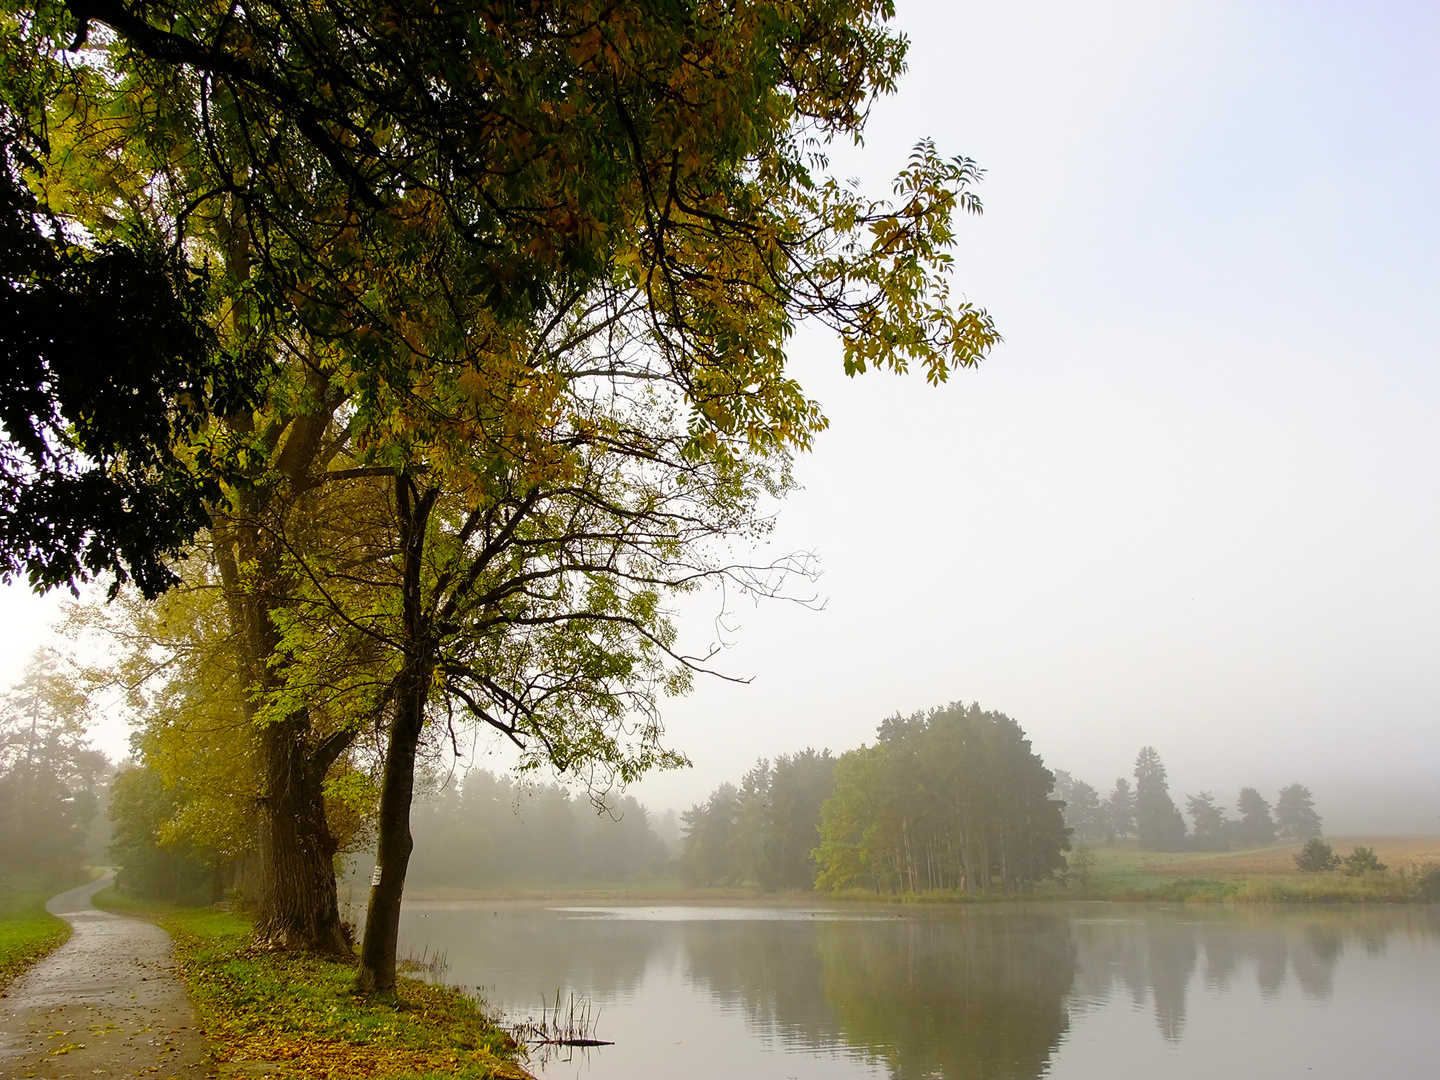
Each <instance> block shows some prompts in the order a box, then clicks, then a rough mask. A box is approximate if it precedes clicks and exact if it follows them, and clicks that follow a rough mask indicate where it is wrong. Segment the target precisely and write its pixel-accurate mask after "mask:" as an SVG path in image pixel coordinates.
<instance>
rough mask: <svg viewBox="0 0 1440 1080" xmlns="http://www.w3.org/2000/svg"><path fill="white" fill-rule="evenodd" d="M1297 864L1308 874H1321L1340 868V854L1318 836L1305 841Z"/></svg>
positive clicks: (1296, 857)
mask: <svg viewBox="0 0 1440 1080" xmlns="http://www.w3.org/2000/svg"><path fill="white" fill-rule="evenodd" d="M1356 850H1359V849H1358V848H1357V849H1356ZM1372 856H1373V852H1372ZM1295 865H1296V866H1298V867H1299V868H1300V869H1301V870H1303V871H1305V873H1307V874H1319V873H1322V872H1323V871H1326V870H1336V869H1338V868H1339V866H1340V856H1339V855H1336V854H1335V852H1334V851H1333V850H1331V848H1330V845H1329V844H1327V843H1325V841H1324V840H1321V839H1320V838H1319V837H1318V836H1317V837H1315V838H1314V839H1312V840H1307V841H1305V846H1304V847H1303V848H1301V849H1300V854H1299V855H1296V856H1295Z"/></svg>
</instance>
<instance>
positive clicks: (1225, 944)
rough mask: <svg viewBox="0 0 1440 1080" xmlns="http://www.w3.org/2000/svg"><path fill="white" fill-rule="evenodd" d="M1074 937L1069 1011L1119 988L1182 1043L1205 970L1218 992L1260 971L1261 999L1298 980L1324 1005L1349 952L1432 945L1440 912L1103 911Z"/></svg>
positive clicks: (1091, 912)
mask: <svg viewBox="0 0 1440 1080" xmlns="http://www.w3.org/2000/svg"><path fill="white" fill-rule="evenodd" d="M1091 916H1093V917H1091ZM1071 932H1072V934H1073V939H1074V943H1075V948H1076V955H1077V971H1076V975H1075V992H1074V997H1073V1000H1072V1002H1071V1007H1072V1008H1074V1009H1076V1010H1078V1011H1085V1010H1087V1009H1090V1008H1096V1007H1103V1006H1104V1005H1105V1004H1106V1002H1107V1001H1108V1000H1109V998H1110V996H1111V995H1112V994H1113V993H1116V992H1123V993H1126V994H1128V995H1129V997H1130V998H1131V1000H1132V1001H1133V1002H1134V1003H1135V1004H1136V1005H1137V1006H1143V1005H1144V1004H1145V1003H1146V1001H1147V999H1148V1000H1149V1003H1150V1005H1151V1007H1152V1008H1153V1010H1154V1016H1155V1021H1156V1023H1157V1025H1158V1026H1159V1028H1160V1032H1161V1034H1162V1035H1163V1036H1164V1037H1165V1038H1166V1039H1167V1040H1169V1041H1171V1042H1178V1041H1179V1040H1180V1039H1181V1037H1182V1036H1183V1034H1184V1028H1185V1011H1186V995H1187V993H1188V992H1189V989H1190V985H1191V981H1192V976H1193V975H1194V973H1195V970H1196V968H1197V967H1199V969H1200V972H1201V979H1202V981H1203V983H1204V985H1205V986H1206V987H1207V988H1208V989H1210V990H1211V991H1215V992H1221V993H1223V992H1227V991H1229V990H1230V989H1231V988H1232V987H1234V986H1237V985H1239V980H1242V979H1244V978H1247V977H1250V973H1252V972H1253V978H1254V980H1255V984H1256V986H1257V987H1258V989H1259V991H1260V995H1261V996H1262V997H1263V998H1266V999H1273V998H1276V997H1278V996H1279V995H1280V994H1281V993H1282V992H1283V991H1284V990H1285V989H1286V987H1287V986H1289V985H1290V982H1291V980H1292V979H1293V980H1294V985H1295V986H1296V987H1297V988H1298V989H1299V991H1300V993H1301V994H1302V995H1304V996H1305V997H1306V998H1309V999H1311V1000H1315V1001H1326V1000H1328V999H1329V998H1330V997H1331V996H1332V995H1333V993H1334V978H1335V968H1336V965H1337V964H1338V963H1339V962H1340V959H1341V957H1342V956H1343V955H1344V953H1345V950H1346V948H1347V947H1350V946H1352V945H1353V946H1355V947H1358V948H1361V949H1363V950H1364V951H1365V952H1366V954H1367V955H1370V956H1376V955H1379V954H1381V953H1383V952H1384V951H1385V948H1386V945H1387V942H1388V941H1389V940H1390V939H1392V938H1400V939H1426V940H1433V939H1435V938H1436V937H1440V912H1436V911H1435V910H1433V909H1430V908H1400V909H1393V908H1387V909H1376V908H1371V909H1356V908H1346V909H1329V910H1327V909H1313V908H1312V909H1302V910H1298V911H1296V910H1283V911H1276V910H1273V909H1264V908H1256V909H1244V908H1226V909H1220V910H1207V909H1204V908H1173V909H1155V908H1146V909H1125V908H1111V907H1108V906H1105V907H1100V906H1095V907H1091V908H1088V909H1087V914H1086V915H1083V916H1081V917H1080V918H1077V919H1076V920H1075V921H1074V922H1073V923H1072V924H1071ZM1202 958H1203V960H1202Z"/></svg>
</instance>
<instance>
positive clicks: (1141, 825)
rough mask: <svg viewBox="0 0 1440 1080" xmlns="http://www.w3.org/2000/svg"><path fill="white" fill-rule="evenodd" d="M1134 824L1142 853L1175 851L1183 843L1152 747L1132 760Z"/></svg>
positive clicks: (1175, 811) (1176, 813)
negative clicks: (1133, 768) (1133, 769)
mask: <svg viewBox="0 0 1440 1080" xmlns="http://www.w3.org/2000/svg"><path fill="white" fill-rule="evenodd" d="M1135 825H1136V831H1137V833H1138V835H1139V837H1140V850H1142V851H1179V850H1180V849H1181V848H1182V847H1183V846H1184V844H1185V819H1184V818H1183V817H1181V816H1180V811H1179V810H1178V809H1176V807H1175V804H1174V802H1172V801H1171V799H1170V786H1169V784H1168V783H1167V782H1166V780H1165V766H1164V764H1163V763H1162V762H1161V761H1160V755H1159V754H1158V753H1157V752H1156V751H1155V748H1154V747H1153V746H1145V747H1141V749H1140V753H1139V754H1138V755H1137V756H1136V758H1135Z"/></svg>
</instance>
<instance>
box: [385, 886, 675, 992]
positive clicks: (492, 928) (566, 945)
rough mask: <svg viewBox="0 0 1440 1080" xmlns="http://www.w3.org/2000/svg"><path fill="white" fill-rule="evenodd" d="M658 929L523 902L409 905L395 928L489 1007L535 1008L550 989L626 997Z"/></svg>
mask: <svg viewBox="0 0 1440 1080" xmlns="http://www.w3.org/2000/svg"><path fill="white" fill-rule="evenodd" d="M663 929H664V926H663V924H657V923H646V922H630V921H625V920H615V919H605V918H598V919H577V918H567V917H564V916H563V915H562V914H561V913H559V912H555V911H546V910H543V909H541V910H537V909H536V908H535V907H534V906H531V905H516V904H504V903H496V904H493V905H485V906H484V907H483V908H480V907H479V906H478V905H474V904H464V905H453V906H449V905H441V904H435V905H426V906H423V907H421V906H416V907H413V908H411V909H409V910H407V911H406V913H405V915H404V917H403V920H402V923H401V945H402V951H403V950H404V948H406V947H412V948H416V949H418V948H421V947H422V946H421V945H420V944H419V943H421V942H423V943H424V945H423V947H424V948H427V949H429V950H430V951H431V952H435V951H443V952H444V954H445V956H446V959H447V961H448V964H449V970H448V972H447V973H446V974H445V975H444V978H445V979H446V980H448V981H451V982H460V983H463V984H465V985H466V987H467V988H474V987H479V988H480V990H481V992H482V993H483V994H485V995H486V996H487V997H492V998H493V999H494V1000H495V1003H496V1004H497V1005H503V1004H504V1003H506V1002H510V1003H514V1004H515V1006H516V1007H517V1008H520V1009H524V1008H530V1007H534V1008H537V1009H538V1007H539V1004H540V998H541V995H546V996H553V995H554V993H555V991H556V990H560V991H562V992H565V993H569V992H571V991H574V993H575V994H577V995H578V996H582V997H587V998H596V997H610V996H614V995H623V994H628V993H630V992H632V991H634V989H635V988H636V987H637V986H639V984H640V982H641V980H642V979H643V978H644V976H645V970H646V968H647V967H648V966H649V963H650V958H651V957H652V955H654V954H655V953H656V952H657V951H659V950H662V949H664V948H666V947H668V946H669V945H670V944H671V943H669V942H667V940H666V935H665V934H663V933H657V932H656V931H657V930H663Z"/></svg>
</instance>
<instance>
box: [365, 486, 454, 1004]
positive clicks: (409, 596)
mask: <svg viewBox="0 0 1440 1080" xmlns="http://www.w3.org/2000/svg"><path fill="white" fill-rule="evenodd" d="M395 496H396V497H395V501H396V517H397V519H398V522H399V525H400V550H401V558H402V560H403V566H402V578H401V580H402V586H401V587H402V589H403V599H402V603H403V608H402V616H401V617H402V621H403V630H404V643H405V650H406V654H405V658H404V664H403V667H402V668H401V671H400V675H399V678H398V680H397V684H396V688H395V718H394V720H393V722H392V723H391V725H390V737H389V741H388V745H387V746H386V749H385V775H384V778H383V780H382V781H381V787H380V821H379V840H378V844H377V849H376V853H375V877H374V878H373V879H372V881H371V885H370V901H369V904H368V905H367V907H366V915H365V936H364V939H363V941H362V942H361V945H360V969H359V971H358V972H357V973H356V975H355V989H356V990H358V991H361V992H363V993H372V994H381V995H393V994H394V993H395V952H396V948H397V946H398V944H399V937H400V902H401V900H402V898H403V897H404V894H405V874H406V871H407V869H408V868H409V865H410V852H411V851H412V850H413V849H414V846H415V843H414V839H413V838H412V836H411V834H410V804H411V802H412V800H413V798H414V795H415V756H416V753H417V752H418V750H419V747H420V736H421V734H422V733H423V731H424V728H425V706H426V704H427V703H428V701H429V698H430V683H431V679H432V678H433V675H434V670H435V669H434V646H433V643H432V635H431V633H430V628H429V621H428V619H427V618H426V615H425V606H424V585H423V581H422V576H421V571H422V568H423V563H424V555H425V536H426V529H427V528H428V525H429V519H430V511H431V510H432V509H433V507H434V505H435V500H436V499H437V498H438V496H439V492H438V491H437V490H436V489H434V488H431V489H428V490H427V491H425V492H424V493H420V492H417V491H416V489H415V485H414V481H413V479H412V478H411V477H409V476H403V475H402V476H400V477H397V478H396V482H395Z"/></svg>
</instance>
